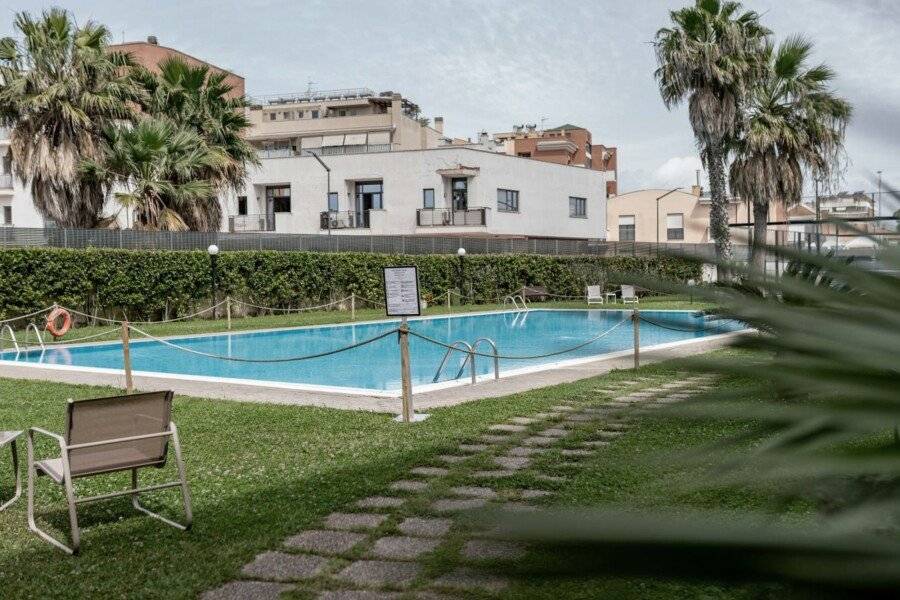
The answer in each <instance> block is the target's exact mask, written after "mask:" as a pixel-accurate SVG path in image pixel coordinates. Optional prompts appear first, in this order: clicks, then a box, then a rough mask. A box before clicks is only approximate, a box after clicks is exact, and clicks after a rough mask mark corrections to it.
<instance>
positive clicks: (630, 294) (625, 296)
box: [622, 285, 638, 304]
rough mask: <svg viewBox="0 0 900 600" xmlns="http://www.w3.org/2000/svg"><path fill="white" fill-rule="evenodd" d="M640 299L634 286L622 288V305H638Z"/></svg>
mask: <svg viewBox="0 0 900 600" xmlns="http://www.w3.org/2000/svg"><path fill="white" fill-rule="evenodd" d="M637 303H638V297H637V294H636V293H635V291H634V286H633V285H623V286H622V304H637Z"/></svg>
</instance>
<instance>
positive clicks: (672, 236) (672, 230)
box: [666, 213, 684, 240]
mask: <svg viewBox="0 0 900 600" xmlns="http://www.w3.org/2000/svg"><path fill="white" fill-rule="evenodd" d="M666 239H668V240H683V239H684V215H683V214H681V213H672V214H668V215H666Z"/></svg>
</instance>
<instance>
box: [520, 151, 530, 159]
mask: <svg viewBox="0 0 900 600" xmlns="http://www.w3.org/2000/svg"><path fill="white" fill-rule="evenodd" d="M518 156H519V158H531V152H519V154H518Z"/></svg>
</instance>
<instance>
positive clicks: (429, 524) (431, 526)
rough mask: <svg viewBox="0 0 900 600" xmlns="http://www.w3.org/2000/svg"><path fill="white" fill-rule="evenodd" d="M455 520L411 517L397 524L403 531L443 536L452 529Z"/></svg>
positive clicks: (413, 534) (423, 535)
mask: <svg viewBox="0 0 900 600" xmlns="http://www.w3.org/2000/svg"><path fill="white" fill-rule="evenodd" d="M452 525H453V521H452V520H450V519H430V518H424V517H409V518H406V519H404V520H403V522H402V523H400V524H399V525H398V526H397V529H399V530H400V532H401V533H404V534H406V535H412V536H417V537H436V538H437V537H443V536H445V535H447V532H448V531H450V527H451V526H452Z"/></svg>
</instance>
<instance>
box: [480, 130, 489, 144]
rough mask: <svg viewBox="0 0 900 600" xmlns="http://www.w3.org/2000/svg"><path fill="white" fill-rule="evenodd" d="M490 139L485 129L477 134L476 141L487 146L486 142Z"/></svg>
mask: <svg viewBox="0 0 900 600" xmlns="http://www.w3.org/2000/svg"><path fill="white" fill-rule="evenodd" d="M490 141H491V136H489V135H488V132H487V131H482V132H481V133H479V134H478V143H479V144H481V145H482V146H487V145H488V142H490Z"/></svg>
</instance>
